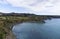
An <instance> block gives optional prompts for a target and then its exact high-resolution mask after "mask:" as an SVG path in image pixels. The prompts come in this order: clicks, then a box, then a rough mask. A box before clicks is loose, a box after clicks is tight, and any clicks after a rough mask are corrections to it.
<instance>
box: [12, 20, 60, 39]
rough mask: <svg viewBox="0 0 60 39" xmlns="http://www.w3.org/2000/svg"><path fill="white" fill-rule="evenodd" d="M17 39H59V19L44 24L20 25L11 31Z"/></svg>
mask: <svg viewBox="0 0 60 39" xmlns="http://www.w3.org/2000/svg"><path fill="white" fill-rule="evenodd" d="M12 31H13V32H14V34H15V35H16V36H17V39H60V19H52V20H46V23H44V24H42V23H27V22H26V23H22V24H18V25H15V26H14V27H13V29H12Z"/></svg>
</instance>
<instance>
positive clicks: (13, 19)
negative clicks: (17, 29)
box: [0, 12, 60, 39]
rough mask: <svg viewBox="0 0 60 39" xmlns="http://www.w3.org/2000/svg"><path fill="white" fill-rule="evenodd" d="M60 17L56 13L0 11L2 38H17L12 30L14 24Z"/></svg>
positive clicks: (43, 21) (0, 33)
mask: <svg viewBox="0 0 60 39" xmlns="http://www.w3.org/2000/svg"><path fill="white" fill-rule="evenodd" d="M52 18H60V16H56V15H36V14H29V13H14V12H12V13H2V12H0V39H16V38H15V35H14V34H13V32H12V28H13V26H14V25H16V24H18V23H22V22H42V23H45V20H51V19H52Z"/></svg>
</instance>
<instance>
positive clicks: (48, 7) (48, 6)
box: [5, 0, 60, 14]
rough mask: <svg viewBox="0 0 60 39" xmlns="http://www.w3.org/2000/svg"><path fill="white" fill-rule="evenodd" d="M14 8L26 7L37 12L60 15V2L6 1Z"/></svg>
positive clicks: (43, 0)
mask: <svg viewBox="0 0 60 39" xmlns="http://www.w3.org/2000/svg"><path fill="white" fill-rule="evenodd" d="M5 1H6V2H7V3H9V4H11V5H12V6H13V7H24V8H26V9H30V10H32V11H35V12H41V13H43V12H45V13H47V12H48V13H51V14H52V13H56V14H57V13H58V14H59V13H60V0H5Z"/></svg>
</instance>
